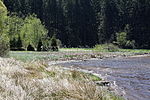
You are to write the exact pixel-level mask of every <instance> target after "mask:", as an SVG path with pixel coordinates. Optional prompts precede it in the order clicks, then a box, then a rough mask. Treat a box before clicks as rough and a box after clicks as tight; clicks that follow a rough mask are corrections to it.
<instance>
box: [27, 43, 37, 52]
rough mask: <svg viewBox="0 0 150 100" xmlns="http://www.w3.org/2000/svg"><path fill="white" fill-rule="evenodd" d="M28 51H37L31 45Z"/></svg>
mask: <svg viewBox="0 0 150 100" xmlns="http://www.w3.org/2000/svg"><path fill="white" fill-rule="evenodd" d="M27 51H35V49H34V47H33V46H32V45H31V44H29V45H28V47H27Z"/></svg>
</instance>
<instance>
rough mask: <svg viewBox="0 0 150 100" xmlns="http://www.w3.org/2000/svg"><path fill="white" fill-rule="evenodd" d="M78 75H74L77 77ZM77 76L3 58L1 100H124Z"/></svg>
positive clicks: (0, 81)
mask: <svg viewBox="0 0 150 100" xmlns="http://www.w3.org/2000/svg"><path fill="white" fill-rule="evenodd" d="M74 74H75V75H74ZM76 75H78V72H75V71H73V72H72V71H69V70H64V69H62V68H61V67H56V66H48V65H47V64H46V63H44V62H40V61H37V62H31V63H23V62H19V61H16V60H14V59H2V58H0V100H122V99H121V98H120V97H117V96H115V95H112V94H111V93H110V92H108V91H107V89H106V88H104V87H99V86H97V85H96V84H95V83H94V82H93V81H91V80H90V79H88V78H84V77H80V79H75V78H77V77H78V76H76Z"/></svg>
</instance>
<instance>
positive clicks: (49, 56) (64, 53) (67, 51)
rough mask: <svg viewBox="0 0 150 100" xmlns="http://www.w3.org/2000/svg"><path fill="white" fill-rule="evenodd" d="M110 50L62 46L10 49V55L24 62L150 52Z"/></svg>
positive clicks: (111, 56) (124, 55)
mask: <svg viewBox="0 0 150 100" xmlns="http://www.w3.org/2000/svg"><path fill="white" fill-rule="evenodd" d="M114 50H116V51H113V52H112V51H108V50H107V49H106V48H104V47H100V48H94V49H87V48H62V49H60V50H59V52H30V51H10V57H13V58H15V59H17V60H21V61H24V62H26V61H27V62H28V61H32V60H48V61H58V60H61V61H62V60H63V61H64V60H65V61H66V60H85V59H91V58H98V59H102V58H114V57H120V56H122V57H127V56H134V55H143V54H150V50H144V49H114Z"/></svg>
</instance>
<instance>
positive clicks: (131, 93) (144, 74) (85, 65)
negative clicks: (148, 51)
mask: <svg viewBox="0 0 150 100" xmlns="http://www.w3.org/2000/svg"><path fill="white" fill-rule="evenodd" d="M60 65H62V66H64V67H74V68H80V69H84V70H88V71H92V72H94V73H97V74H100V75H101V76H103V77H104V78H105V79H106V80H109V81H110V82H111V83H112V84H113V85H114V86H117V87H118V88H116V90H117V91H118V93H119V94H120V95H122V96H124V97H125V99H127V100H150V57H129V58H114V59H102V60H84V61H76V62H67V63H62V64H60Z"/></svg>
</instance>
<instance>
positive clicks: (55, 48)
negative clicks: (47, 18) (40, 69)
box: [50, 35, 58, 51]
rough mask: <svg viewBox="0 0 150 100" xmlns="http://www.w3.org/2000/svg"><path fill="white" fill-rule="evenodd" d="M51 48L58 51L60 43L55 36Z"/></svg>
mask: <svg viewBox="0 0 150 100" xmlns="http://www.w3.org/2000/svg"><path fill="white" fill-rule="evenodd" d="M50 48H51V50H52V51H58V42H57V39H56V36H55V35H54V36H53V37H52V38H51V44H50Z"/></svg>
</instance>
